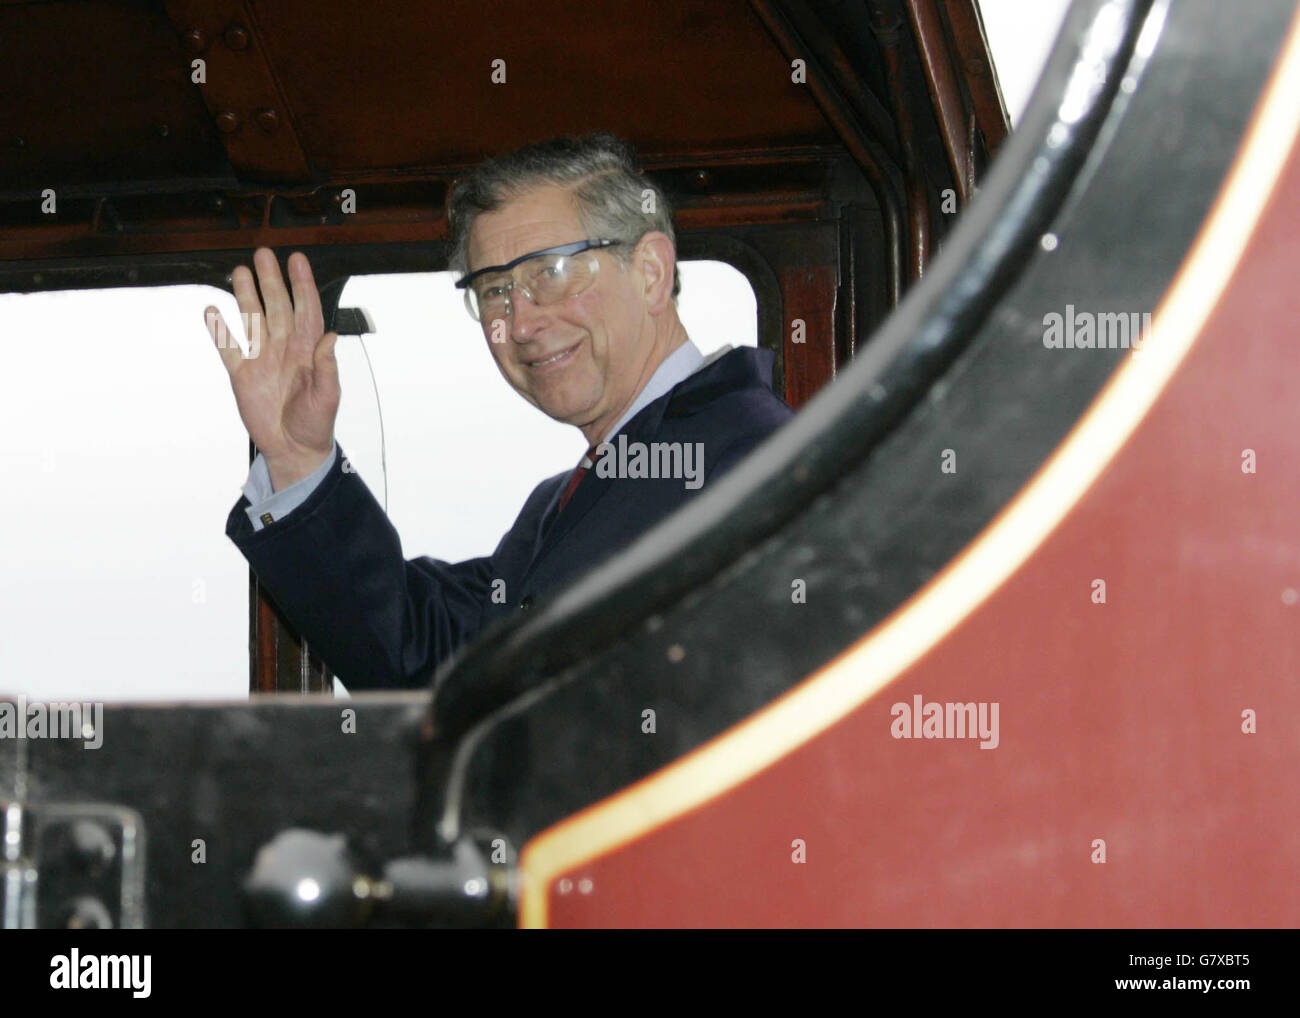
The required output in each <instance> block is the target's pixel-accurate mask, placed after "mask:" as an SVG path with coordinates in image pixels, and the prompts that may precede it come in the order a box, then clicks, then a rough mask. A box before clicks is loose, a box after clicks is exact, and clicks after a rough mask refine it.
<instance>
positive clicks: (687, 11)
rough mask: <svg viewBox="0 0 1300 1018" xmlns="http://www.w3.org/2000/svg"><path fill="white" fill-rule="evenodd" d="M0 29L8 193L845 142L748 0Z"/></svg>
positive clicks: (421, 4)
mask: <svg viewBox="0 0 1300 1018" xmlns="http://www.w3.org/2000/svg"><path fill="white" fill-rule="evenodd" d="M0 40H2V42H0V47H2V48H3V53H4V59H3V61H0V80H3V89H2V90H0V91H2V92H3V95H4V97H5V98H4V102H3V105H0V189H2V190H4V191H13V190H27V189H33V188H35V189H41V188H45V187H58V186H60V185H63V186H68V185H81V186H85V187H96V186H101V185H109V186H110V187H111V188H112V189H114V190H117V189H120V188H122V187H123V186H126V187H131V185H133V184H138V185H143V184H145V183H146V182H151V181H154V182H161V181H167V182H168V183H169V184H170V185H171V186H172V187H175V186H176V185H178V184H180V183H182V182H184V181H187V180H188V181H192V182H194V183H196V184H197V183H200V182H205V181H215V180H221V179H229V178H232V177H233V178H237V179H239V180H241V181H267V182H274V183H278V184H291V183H308V182H313V181H319V182H324V181H342V180H354V179H373V178H375V177H381V178H383V177H391V176H394V175H407V174H410V175H415V176H421V175H423V174H425V173H427V172H428V171H430V170H435V171H445V170H448V169H455V168H457V167H461V166H464V165H466V164H470V163H473V162H475V161H477V160H479V159H481V158H483V157H484V156H486V155H489V154H492V153H497V152H502V151H506V150H508V149H511V148H514V147H516V146H518V145H520V144H524V143H527V142H529V141H533V140H538V139H542V138H547V137H552V136H554V135H557V134H564V133H575V132H584V131H589V130H592V129H596V128H601V129H606V130H611V131H614V132H616V133H618V134H620V135H623V136H625V137H627V138H629V139H630V140H631V141H632V142H633V143H634V144H635V145H636V147H637V149H638V151H639V153H640V154H641V155H642V157H643V158H650V159H655V158H656V157H659V158H662V157H672V156H674V155H679V154H682V153H687V152H689V153H693V154H695V155H696V156H697V157H698V155H702V154H706V153H734V152H736V151H738V150H739V151H769V150H772V149H774V148H776V149H780V148H789V147H804V146H810V145H813V146H815V145H824V144H832V143H834V141H835V136H834V132H833V131H832V130H831V129H830V127H829V126H828V125H827V123H826V121H825V120H824V119H823V117H822V115H821V113H820V112H819V111H818V108H817V105H816V103H815V102H814V101H813V99H812V97H811V95H810V94H809V91H808V89H807V88H804V87H801V86H799V85H797V84H795V83H793V82H791V80H790V78H791V75H790V65H789V61H787V60H786V59H785V57H784V56H783V55H782V53H781V51H780V50H779V49H778V48H777V46H776V45H775V44H774V42H773V41H772V39H771V37H770V36H769V35H768V34H767V32H766V31H765V30H764V27H763V25H762V23H761V22H760V20H759V18H758V17H757V15H756V14H755V13H754V10H753V9H752V8H751V6H750V5H749V3H748V2H747V0H711V2H709V3H706V4H692V5H685V6H678V5H674V4H665V3H662V2H660V0H619V2H618V3H603V2H591V3H551V4H543V5H540V6H539V5H536V4H532V3H513V2H509V3H490V4H483V3H473V2H453V3H431V2H429V0H368V2H367V3H365V4H355V3H353V2H337V0H326V2H316V3H285V2H282V0H281V2H276V0H172V2H163V0H133V2H132V0H128V2H88V0H50V2H38V3H3V4H0ZM195 59H202V60H204V61H205V63H206V68H205V71H206V76H207V82H206V84H204V85H202V86H199V85H196V84H194V83H193V82H192V81H191V61H193V60H195ZM494 61H504V76H505V82H504V83H494V82H493V80H492V78H493V73H494V69H495V70H496V72H497V76H498V77H499V76H500V74H501V65H500V64H495V65H494ZM268 111H269V112H268Z"/></svg>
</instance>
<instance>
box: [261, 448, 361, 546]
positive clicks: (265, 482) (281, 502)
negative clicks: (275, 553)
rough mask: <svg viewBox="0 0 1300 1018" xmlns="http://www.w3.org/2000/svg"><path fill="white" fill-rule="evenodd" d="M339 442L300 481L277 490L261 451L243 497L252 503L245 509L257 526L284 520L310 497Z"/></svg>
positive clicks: (325, 471) (326, 470)
mask: <svg viewBox="0 0 1300 1018" xmlns="http://www.w3.org/2000/svg"><path fill="white" fill-rule="evenodd" d="M338 455H339V444H338V442H335V443H334V449H333V450H332V451H331V452H330V454H329V456H328V457H326V459H325V462H324V463H322V464H321V465H320V466H319V467H317V468H316V469H315V470H314V471H313V472H312V473H310V474H308V475H307V476H306V477H304V478H303V479H302V480H300V481H296V482H294V483H293V484H291V485H289V487H287V488H282V489H281V490H280V491H274V490H273V489H272V488H271V471H270V470H269V469H268V468H267V465H266V458H265V457H264V456H263V455H262V454H261V453H260V452H259V453H258V454H257V456H256V457H255V458H254V459H253V465H252V466H251V467H249V469H248V481H247V482H246V483H245V484H244V497H245V498H247V499H248V501H249V503H250V504H249V506H248V508H247V509H245V510H244V512H246V513H247V514H248V521H249V522H250V523H251V524H253V529H254V530H261V529H263V528H264V527H265V526H266V525H267V524H268V523H274V522H275V521H277V520H282V519H284V518H285V517H286V516H288V515H289V514H290V513H291V512H293V511H294V510H295V509H297V508H298V507H299V506H300V505H302V504H303V503H304V502H306V501H307V499H308V498H310V497H311V493H312V492H313V491H315V490H316V489H317V488H318V487H320V483H321V481H323V480H325V477H326V475H327V474H328V473H329V472H330V468H331V467H333V466H334V461H335V460H336V459H338Z"/></svg>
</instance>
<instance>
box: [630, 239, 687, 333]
mask: <svg viewBox="0 0 1300 1018" xmlns="http://www.w3.org/2000/svg"><path fill="white" fill-rule="evenodd" d="M632 260H633V263H634V264H635V265H636V267H637V269H638V270H639V271H640V274H641V278H642V280H644V285H645V290H644V294H645V299H646V303H647V304H648V305H649V310H650V313H651V314H658V313H659V312H660V311H662V310H663V309H664V308H665V307H667V306H668V305H669V304H671V303H672V299H673V270H674V269H675V268H676V266H677V251H676V249H675V248H674V247H673V242H672V241H671V240H669V239H668V235H667V234H666V233H660V232H659V231H658V230H653V231H651V232H650V233H647V234H646V235H645V236H644V237H642V238H641V239H640V240H639V241H637V244H636V248H635V249H634V250H633V252H632Z"/></svg>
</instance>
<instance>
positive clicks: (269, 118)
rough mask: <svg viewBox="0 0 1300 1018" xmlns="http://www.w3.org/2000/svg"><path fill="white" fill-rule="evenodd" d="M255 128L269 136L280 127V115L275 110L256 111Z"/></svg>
mask: <svg viewBox="0 0 1300 1018" xmlns="http://www.w3.org/2000/svg"><path fill="white" fill-rule="evenodd" d="M257 126H258V127H260V128H261V129H262V130H263V131H266V132H267V133H268V134H270V133H271V132H272V131H274V130H275V129H276V128H277V127H279V126H280V115H279V114H278V113H276V112H275V110H258V111H257Z"/></svg>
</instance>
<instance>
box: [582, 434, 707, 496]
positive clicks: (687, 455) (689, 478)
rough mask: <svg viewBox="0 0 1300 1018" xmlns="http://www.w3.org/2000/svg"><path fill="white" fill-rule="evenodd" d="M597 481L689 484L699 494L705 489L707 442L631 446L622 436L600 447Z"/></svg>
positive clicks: (597, 451) (686, 485) (634, 444)
mask: <svg viewBox="0 0 1300 1018" xmlns="http://www.w3.org/2000/svg"><path fill="white" fill-rule="evenodd" d="M596 476H597V477H629V478H646V479H651V478H653V479H656V480H658V479H661V478H675V479H681V480H684V481H685V487H686V488H687V489H688V490H690V491H695V490H696V489H698V488H701V487H703V486H704V443H703V442H650V443H649V444H647V443H645V442H629V441H628V440H627V435H619V436H618V439H617V447H616V445H615V443H614V442H601V443H600V445H598V446H596Z"/></svg>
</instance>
